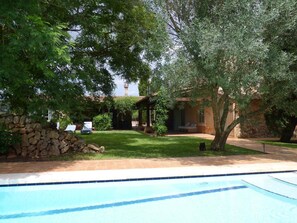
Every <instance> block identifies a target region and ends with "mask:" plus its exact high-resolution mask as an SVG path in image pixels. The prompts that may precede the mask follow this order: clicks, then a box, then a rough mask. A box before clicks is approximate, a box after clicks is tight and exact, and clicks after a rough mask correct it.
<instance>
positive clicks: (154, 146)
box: [54, 131, 260, 160]
mask: <svg viewBox="0 0 297 223" xmlns="http://www.w3.org/2000/svg"><path fill="white" fill-rule="evenodd" d="M81 137H82V138H84V139H85V140H86V142H87V143H96V144H98V145H100V146H101V145H103V146H104V147H105V153H104V154H83V153H70V154H66V155H63V156H61V157H56V158H54V159H55V160H79V159H125V158H168V157H195V156H221V155H246V154H259V153H260V152H257V151H252V150H247V149H243V148H240V147H236V146H231V145H227V146H226V150H225V151H219V152H215V151H210V150H207V151H204V152H200V151H198V145H199V143H200V142H205V143H206V146H207V147H208V148H209V145H210V143H211V141H209V140H205V139H199V138H196V137H186V136H184V137H182V136H180V137H167V136H166V137H158V138H156V137H152V136H148V135H146V134H143V133H140V132H136V131H104V132H94V133H93V134H91V135H81Z"/></svg>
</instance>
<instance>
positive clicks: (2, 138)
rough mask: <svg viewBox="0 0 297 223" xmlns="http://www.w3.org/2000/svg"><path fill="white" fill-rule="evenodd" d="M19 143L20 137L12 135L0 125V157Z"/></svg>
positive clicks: (15, 134)
mask: <svg viewBox="0 0 297 223" xmlns="http://www.w3.org/2000/svg"><path fill="white" fill-rule="evenodd" d="M19 142H20V136H19V134H17V133H12V132H10V131H8V130H7V128H5V127H4V125H0V155H1V154H6V153H7V152H8V151H9V148H10V147H11V146H12V145H14V144H17V143H19Z"/></svg>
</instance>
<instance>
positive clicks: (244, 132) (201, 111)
mask: <svg viewBox="0 0 297 223" xmlns="http://www.w3.org/2000/svg"><path fill="white" fill-rule="evenodd" d="M155 96H156V95H151V96H146V97H143V98H141V99H140V100H139V101H137V102H136V106H137V108H138V110H139V123H146V125H147V126H150V125H151V124H152V123H153V122H154V117H155V111H154V99H153V98H154V97H155ZM175 101H176V103H175V105H174V107H173V108H171V109H170V110H169V111H168V120H167V123H166V126H167V128H168V131H169V132H196V133H206V134H215V129H214V121H213V112H212V108H211V107H207V106H203V103H202V100H199V99H198V100H197V101H196V102H193V101H192V100H191V99H190V98H187V97H183V98H176V99H175ZM259 103H260V99H254V100H253V101H252V103H251V108H252V109H256V108H257V107H258V106H259ZM231 106H232V107H231V108H230V111H229V114H228V117H227V124H230V123H231V122H232V121H233V120H235V119H236V118H237V115H238V114H236V112H234V110H235V109H232V108H235V107H234V106H235V103H233V104H232V105H231ZM144 112H145V113H144ZM144 114H145V116H146V120H143V116H144ZM271 135H272V134H271V132H270V131H269V130H268V128H267V126H266V123H265V118H264V114H260V115H257V116H256V117H253V118H250V119H248V120H246V121H245V122H244V123H240V124H239V125H237V126H236V127H235V128H234V129H233V131H232V132H231V133H230V135H229V136H230V137H236V138H252V137H268V136H271Z"/></svg>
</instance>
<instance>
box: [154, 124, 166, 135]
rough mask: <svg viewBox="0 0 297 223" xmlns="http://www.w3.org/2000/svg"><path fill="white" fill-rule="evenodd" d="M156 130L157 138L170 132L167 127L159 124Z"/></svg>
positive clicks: (155, 127)
mask: <svg viewBox="0 0 297 223" xmlns="http://www.w3.org/2000/svg"><path fill="white" fill-rule="evenodd" d="M154 130H155V132H156V134H157V136H163V135H165V134H166V133H167V131H168V129H167V127H166V126H165V125H158V124H155V125H154Z"/></svg>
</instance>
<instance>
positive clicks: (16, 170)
mask: <svg viewBox="0 0 297 223" xmlns="http://www.w3.org/2000/svg"><path fill="white" fill-rule="evenodd" d="M189 135H191V136H197V137H200V138H205V139H212V138H213V136H211V135H206V134H189ZM176 136H179V135H176ZM183 136H184V134H183ZM227 143H228V144H231V145H236V146H240V147H244V148H248V149H253V150H258V151H263V145H262V144H261V143H259V142H257V141H256V140H252V139H235V138H229V139H228V142H227ZM265 152H266V154H260V155H238V156H218V157H189V158H166V159H125V160H83V161H50V162H47V161H45V162H2V163H0V185H7V184H31V183H49V182H79V181H106V180H126V179H142V178H165V177H180V176H208V175H226V174H239V173H259V172H265V173H267V172H279V171H297V149H288V148H285V147H278V146H271V145H265Z"/></svg>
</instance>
